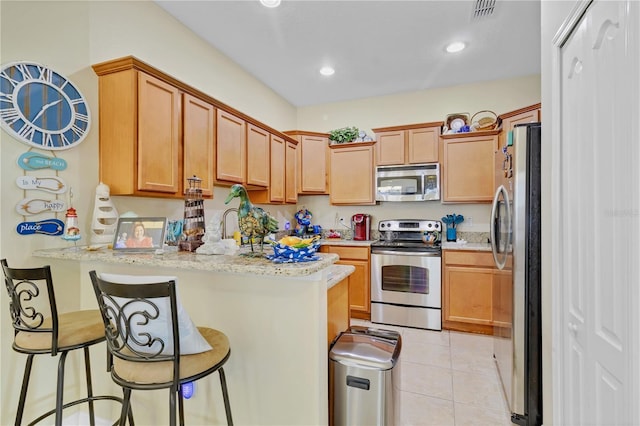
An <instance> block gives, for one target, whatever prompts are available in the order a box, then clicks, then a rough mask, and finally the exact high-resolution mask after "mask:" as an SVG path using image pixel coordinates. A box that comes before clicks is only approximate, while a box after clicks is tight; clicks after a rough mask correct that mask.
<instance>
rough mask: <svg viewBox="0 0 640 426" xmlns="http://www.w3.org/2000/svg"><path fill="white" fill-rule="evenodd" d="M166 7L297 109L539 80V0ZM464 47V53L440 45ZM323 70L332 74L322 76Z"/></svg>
mask: <svg viewBox="0 0 640 426" xmlns="http://www.w3.org/2000/svg"><path fill="white" fill-rule="evenodd" d="M493 1H494V2H495V6H494V11H493V13H492V14H490V15H488V16H480V17H474V11H475V10H476V7H477V6H481V5H482V4H485V3H487V2H492V0H477V1H476V0H464V1H463V0H458V1H453V0H449V1H425V0H422V1H419V0H418V1H416V0H414V1H401V0H386V1H365V0H342V1H327V0H325V1H311V0H297V1H293V0H283V1H282V4H281V5H280V6H279V7H277V8H273V9H270V8H266V7H264V6H262V5H261V4H260V3H259V2H258V0H243V1H240V0H236V1H202V0H200V1H184V0H181V1H172V0H170V1H165V0H157V1H156V3H158V4H159V5H160V6H161V7H162V8H163V9H165V10H166V11H167V12H168V13H170V14H171V15H173V16H174V17H175V18H176V19H177V20H179V21H180V22H182V23H183V24H184V25H186V26H187V27H189V28H190V29H191V30H193V31H194V32H195V33H197V34H198V35H199V36H200V37H202V38H203V39H204V40H206V41H207V42H209V43H210V44H211V45H212V46H214V47H215V48H216V49H218V50H220V51H221V52H223V53H224V54H225V55H227V56H228V57H229V58H231V59H232V60H233V61H235V62H236V63H238V64H239V65H240V66H241V67H242V68H243V69H245V70H246V71H247V72H249V73H250V74H252V75H253V76H254V77H256V78H257V79H258V80H260V81H262V82H263V83H264V84H266V85H267V86H269V87H270V88H271V89H272V90H273V91H274V92H276V93H278V94H279V95H280V96H282V97H283V98H285V99H287V100H288V101H289V102H290V103H292V104H293V105H295V106H308V105H315V104H322V103H330V102H340V101H346V100H353V99H360V98H366V97H372V96H381V95H389V94H397V93H402V92H413V91H418V90H424V89H431V88H437V87H446V86H452V85H458V84H465V83H474V82H480V81H488V80H498V79H505V78H512V77H519V76H525V75H532V74H539V73H540V1H525V0H493ZM455 40H461V41H464V42H465V43H466V44H467V48H466V49H465V50H463V51H462V52H459V53H455V54H447V53H446V52H445V51H444V48H445V45H446V44H448V43H449V42H452V41H455ZM323 65H331V66H332V67H334V68H335V70H336V72H335V74H334V75H333V76H331V77H325V76H322V75H320V73H319V69H320V68H321V67H322V66H323Z"/></svg>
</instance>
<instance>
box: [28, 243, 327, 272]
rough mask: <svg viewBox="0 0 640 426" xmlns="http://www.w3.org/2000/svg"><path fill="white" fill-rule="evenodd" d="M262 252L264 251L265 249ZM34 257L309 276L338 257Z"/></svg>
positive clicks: (79, 252) (83, 251) (74, 253)
mask: <svg viewBox="0 0 640 426" xmlns="http://www.w3.org/2000/svg"><path fill="white" fill-rule="evenodd" d="M265 252H267V250H266V249H265ZM33 255H34V256H36V257H45V258H50V259H61V260H79V261H95V262H104V263H115V264H129V265H140V266H159V267H163V268H176V269H189V270H197V271H211V272H231V273H237V274H256V275H285V276H290V277H295V276H304V275H309V274H312V273H314V272H318V271H320V270H322V269H324V268H326V267H328V266H330V265H332V264H333V263H334V262H336V261H337V260H338V255H336V254H329V253H317V256H318V257H319V258H320V260H317V261H311V262H299V263H274V262H272V261H270V260H268V259H265V258H259V257H247V256H241V255H238V254H236V255H233V256H228V255H206V254H195V253H189V252H165V253H164V254H153V253H148V254H147V253H125V252H122V253H116V252H114V251H113V250H110V249H107V248H102V249H99V250H88V249H87V248H86V247H78V248H75V247H70V248H64V249H46V250H36V251H35V252H34V253H33Z"/></svg>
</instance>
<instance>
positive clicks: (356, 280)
mask: <svg viewBox="0 0 640 426" xmlns="http://www.w3.org/2000/svg"><path fill="white" fill-rule="evenodd" d="M320 252H322V253H335V254H337V255H338V256H340V260H339V261H337V262H336V264H338V265H353V266H354V267H355V268H356V270H355V271H354V272H353V274H351V275H349V277H347V278H346V279H347V280H348V281H349V307H350V311H351V318H359V319H364V320H370V319H371V259H370V250H369V247H366V246H330V245H324V246H321V247H320Z"/></svg>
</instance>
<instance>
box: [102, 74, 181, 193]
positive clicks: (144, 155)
mask: <svg viewBox="0 0 640 426" xmlns="http://www.w3.org/2000/svg"><path fill="white" fill-rule="evenodd" d="M114 124H115V123H114ZM180 154H181V153H180V91H179V90H178V89H177V88H175V87H173V86H171V85H169V84H167V83H165V82H163V81H162V80H160V79H157V78H155V77H152V76H150V75H147V74H144V73H142V72H140V73H138V158H137V170H138V186H137V188H138V190H139V191H153V192H165V193H174V194H175V193H178V192H179V188H180V183H181V182H180V180H181V178H182V174H181V173H180V161H181V156H180Z"/></svg>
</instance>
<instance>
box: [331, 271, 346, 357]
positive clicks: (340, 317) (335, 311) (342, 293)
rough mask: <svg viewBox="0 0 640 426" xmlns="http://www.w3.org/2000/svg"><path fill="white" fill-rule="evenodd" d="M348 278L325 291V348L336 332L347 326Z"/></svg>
mask: <svg viewBox="0 0 640 426" xmlns="http://www.w3.org/2000/svg"><path fill="white" fill-rule="evenodd" d="M350 323H351V320H350V317H349V278H348V277H347V278H345V279H343V280H342V281H340V282H339V283H338V284H336V285H334V286H333V287H331V288H330V289H329V290H328V291H327V349H328V348H329V346H330V345H331V342H332V341H333V339H335V338H336V337H337V336H338V334H340V333H341V332H343V331H345V330H346V329H348V328H349V324H350Z"/></svg>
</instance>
